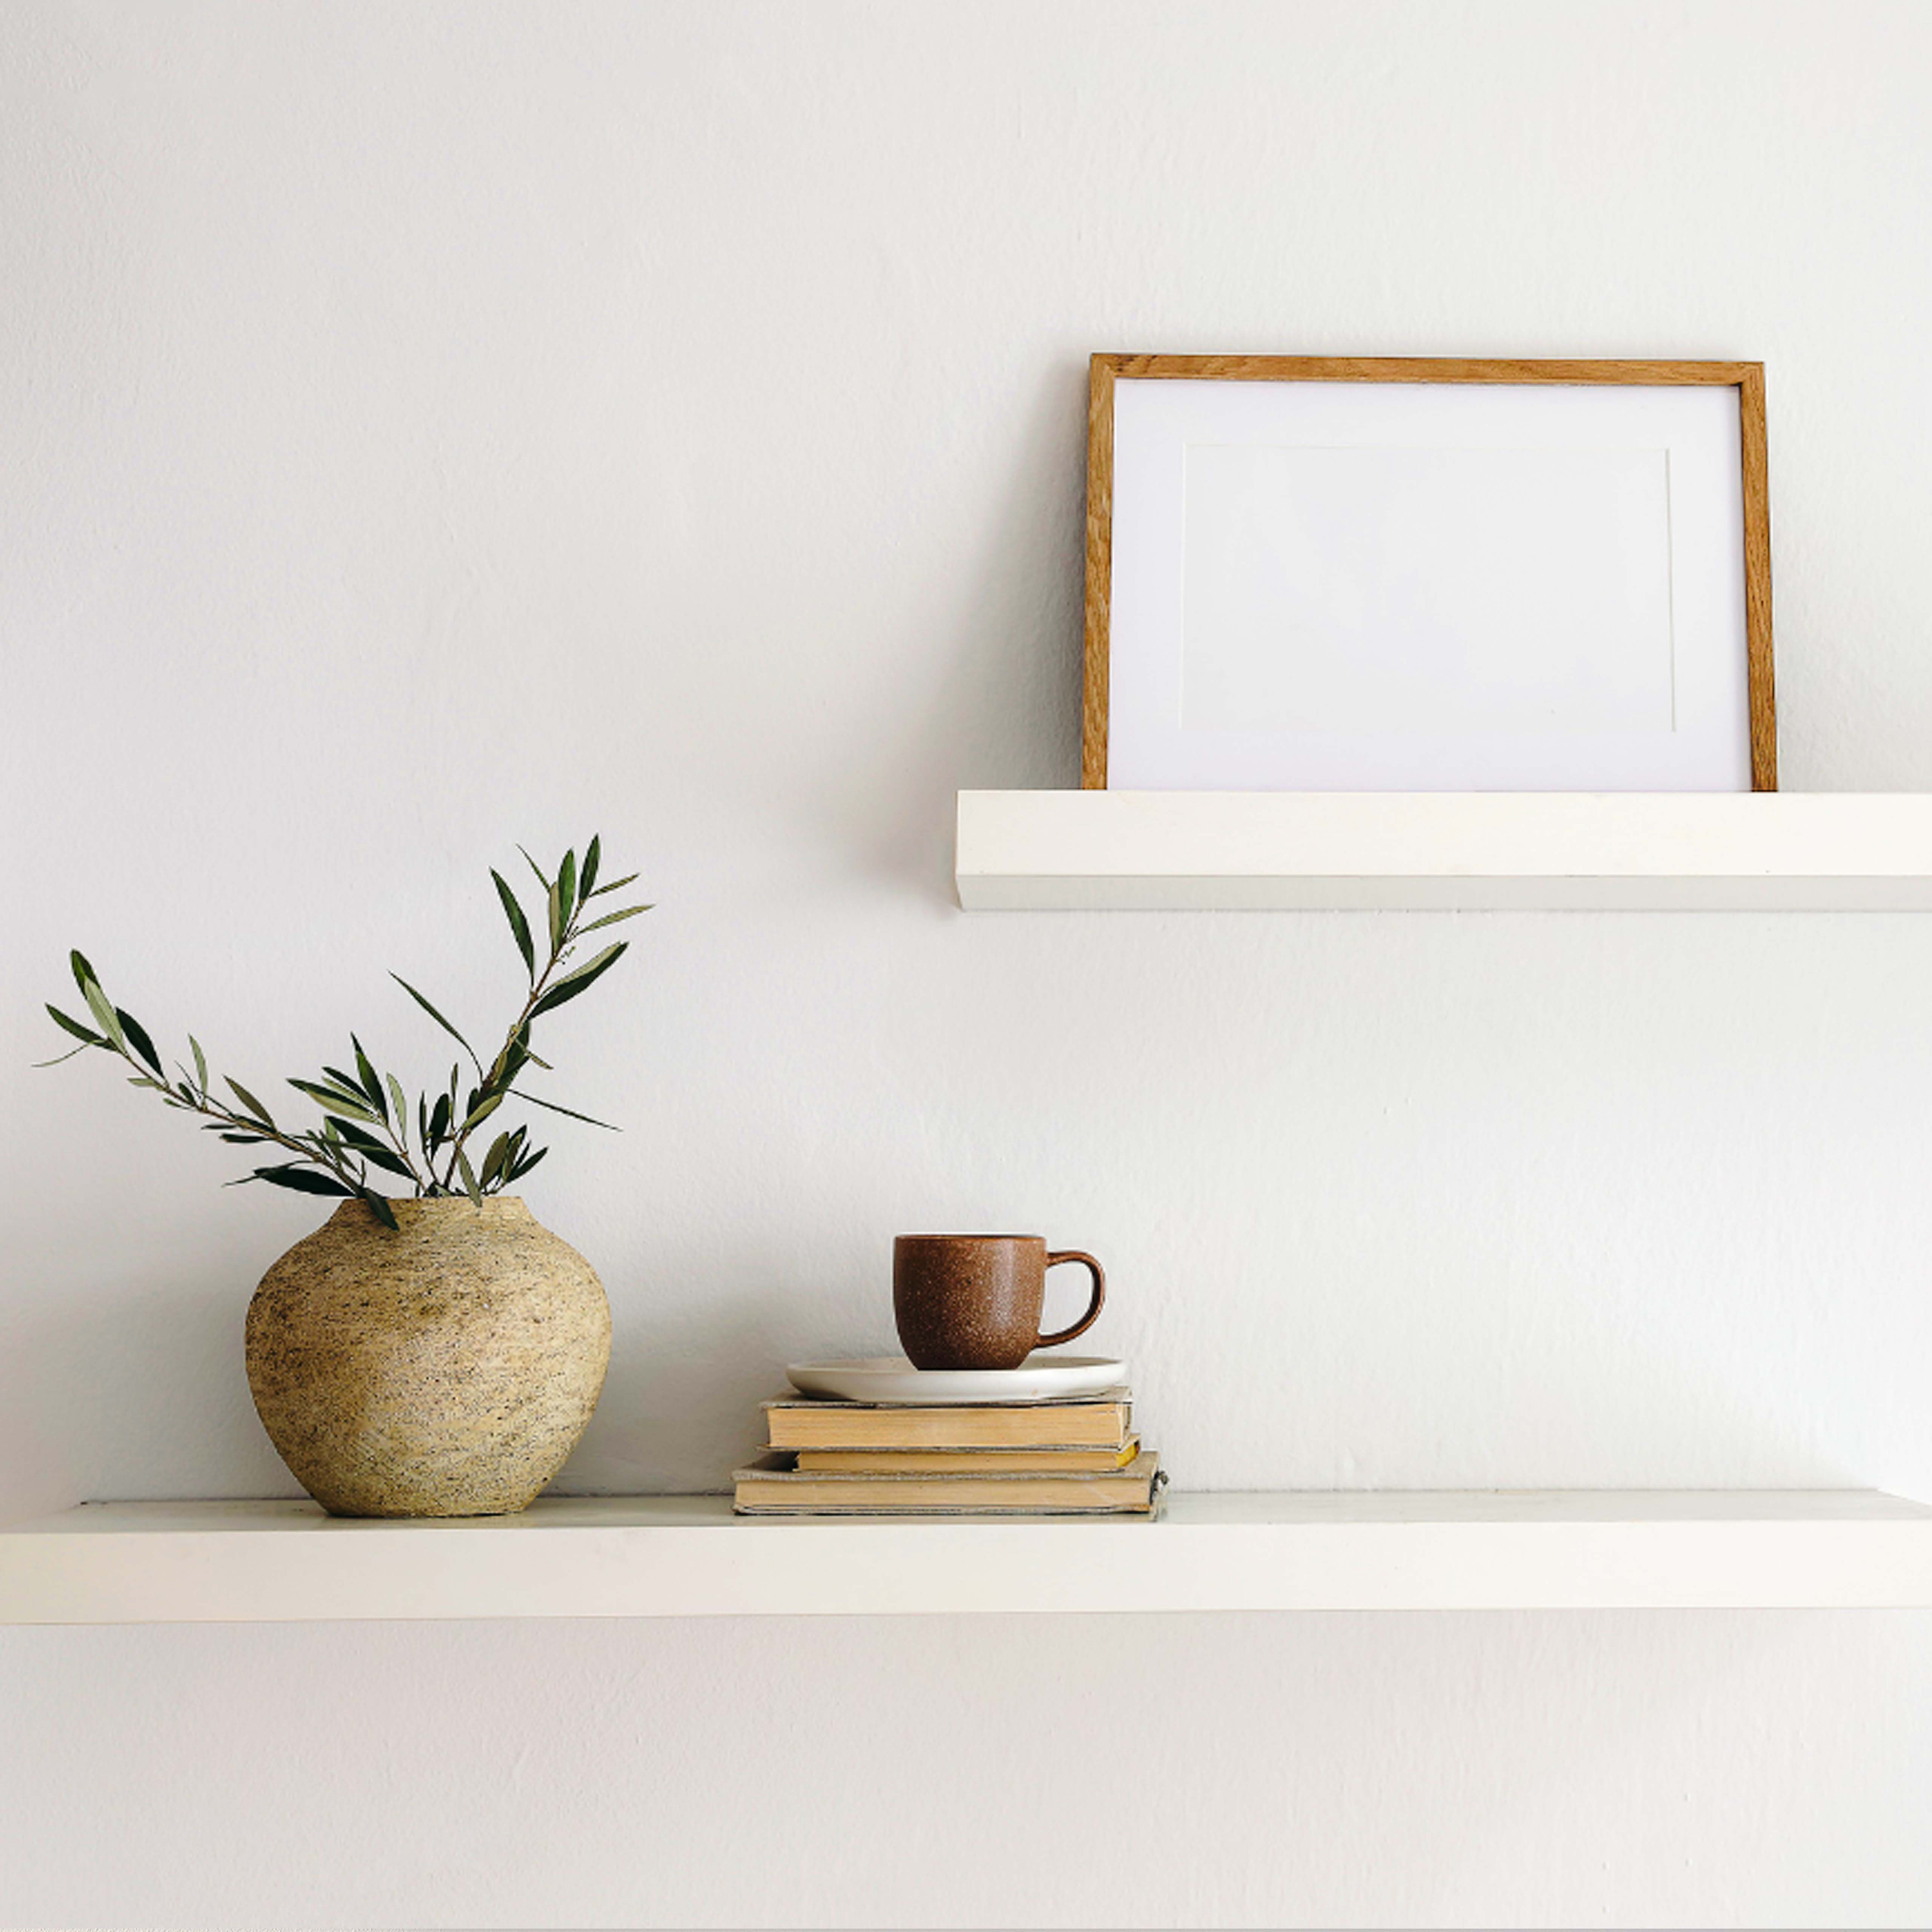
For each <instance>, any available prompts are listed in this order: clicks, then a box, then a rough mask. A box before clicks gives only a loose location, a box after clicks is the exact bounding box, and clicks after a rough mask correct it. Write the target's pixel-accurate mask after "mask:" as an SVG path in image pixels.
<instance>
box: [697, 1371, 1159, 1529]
mask: <svg viewBox="0 0 1932 1932" xmlns="http://www.w3.org/2000/svg"><path fill="white" fill-rule="evenodd" d="M765 1421H766V1427H767V1428H768V1429H769V1433H770V1439H771V1447H770V1448H769V1450H768V1451H766V1453H765V1454H763V1455H762V1456H761V1457H759V1458H758V1460H757V1462H755V1463H753V1464H752V1465H751V1467H750V1468H749V1469H740V1470H739V1471H737V1472H736V1474H735V1475H734V1476H733V1481H734V1482H735V1483H736V1485H737V1490H736V1499H735V1502H736V1509H737V1511H738V1513H739V1515H741V1516H1148V1515H1150V1514H1152V1513H1153V1511H1154V1506H1155V1503H1156V1501H1157V1498H1158V1496H1159V1495H1160V1487H1161V1485H1162V1484H1163V1482H1165V1481H1166V1478H1165V1476H1163V1475H1162V1473H1161V1470H1160V1458H1159V1457H1157V1455H1156V1454H1154V1451H1152V1450H1151V1449H1143V1448H1142V1447H1141V1442H1140V1439H1139V1436H1136V1434H1135V1433H1134V1431H1133V1398H1132V1397H1131V1396H1130V1394H1129V1393H1128V1391H1127V1390H1126V1389H1124V1388H1114V1389H1106V1390H1103V1391H1101V1392H1100V1393H1099V1394H1095V1395H1083V1396H1076V1397H1069V1398H1065V1399H1055V1400H1049V1401H1031V1402H1002V1403H976V1404H972V1405H968V1404H965V1403H932V1404H930V1405H921V1404H918V1403H861V1402H837V1401H832V1400H827V1399H826V1398H823V1397H816V1396H781V1397H778V1398H777V1399H776V1400H773V1401H771V1402H768V1403H766V1404H765Z"/></svg>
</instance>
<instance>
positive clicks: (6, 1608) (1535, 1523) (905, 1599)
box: [0, 1490, 1932, 1624]
mask: <svg viewBox="0 0 1932 1932" xmlns="http://www.w3.org/2000/svg"><path fill="white" fill-rule="evenodd" d="M1887 1607H1932V1508H1927V1507H1925V1506H1924V1505H1921V1504H1918V1503H1914V1502H1906V1501H1904V1500H1903V1499H1900V1498H1899V1497H1896V1496H1883V1495H1881V1494H1879V1493H1878V1492H1877V1491H1876V1490H1707V1491H1698V1490H1623V1491H1593V1490H1540V1491H1534V1490H1517V1491H1470V1492H1460V1491H1423V1492H1419V1493H1411V1494H1401V1493H1394V1492H1391V1491H1382V1490H1360V1491H1307V1492H1286V1493H1256V1494H1235V1493H1217V1494H1208V1495H1185V1494H1184V1495H1179V1496H1172V1497H1171V1498H1170V1499H1169V1502H1168V1505H1167V1508H1166V1514H1164V1516H1163V1517H1161V1518H1160V1519H1158V1520H1155V1521H1154V1522H1151V1523H1150V1522H1146V1521H1137V1520H1132V1519H1122V1518H1112V1519H1109V1518H1077V1517H1076V1518H1061V1519H1058V1520H1037V1519H1034V1520H998V1521H965V1520H959V1519H958V1518H952V1519H946V1520H937V1521H925V1522H907V1521H904V1520H901V1521H896V1522H893V1521H880V1520H828V1519H825V1518H817V1519H805V1518H789V1519H779V1520H756V1521H753V1520H744V1519H741V1518H738V1517H733V1515H732V1514H730V1503H729V1502H728V1501H727V1499H724V1498H723V1497H717V1496H605V1497H546V1498H544V1499H542V1500H541V1501H540V1502H537V1503H536V1504H535V1505H533V1506H532V1508H530V1509H529V1511H526V1513H525V1514H523V1515H521V1516H515V1517H487V1518H472V1519H469V1520H456V1521H448V1522H397V1523H389V1522H352V1521H347V1520H341V1519H339V1518H335V1517H327V1516H325V1515H324V1514H323V1513H322V1511H320V1509H318V1508H317V1507H316V1506H315V1505H314V1504H313V1503H309V1502H187V1503H169V1502H141V1503H89V1504H84V1505H82V1506H81V1507H80V1508H78V1509H74V1510H69V1511H67V1512H65V1514H62V1515H60V1516H55V1517H46V1518H44V1519H43V1520H40V1521H39V1522H36V1523H22V1524H19V1525H17V1526H13V1527H12V1528H10V1529H5V1530H0V1622H6V1623H15V1624H95V1623H249V1622H272V1623H274V1622H324V1621H332V1620H335V1619H362V1618H475V1617H651V1616H898V1615H907V1614H919V1613H926V1614H942V1613H955V1612H974V1611H978V1612H1013V1611H1133V1610H1141V1611H1145V1610H1166V1611H1172V1610H1691V1609H1710V1610H1782V1609H1861V1608H1862V1609H1876V1608H1887Z"/></svg>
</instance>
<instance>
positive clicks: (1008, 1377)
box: [785, 1349, 1127, 1403]
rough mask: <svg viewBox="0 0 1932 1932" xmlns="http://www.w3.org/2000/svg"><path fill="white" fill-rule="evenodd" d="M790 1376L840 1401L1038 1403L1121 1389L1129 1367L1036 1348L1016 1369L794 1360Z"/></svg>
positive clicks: (882, 1359)
mask: <svg viewBox="0 0 1932 1932" xmlns="http://www.w3.org/2000/svg"><path fill="white" fill-rule="evenodd" d="M785 1373H786V1375H787V1376H788V1377H790V1381H791V1385H792V1387H793V1388H795V1389H796V1390H797V1391H799V1394H801V1395H821V1396H831V1397H835V1399H837V1400H839V1401H841V1402H904V1403H928V1402H932V1403H956V1402H1040V1401H1044V1400H1049V1399H1051V1398H1052V1397H1055V1396H1061V1397H1065V1396H1075V1395H1098V1394H1100V1392H1101V1391H1103V1390H1105V1389H1110V1388H1121V1387H1122V1386H1124V1385H1125V1383H1126V1382H1127V1364H1126V1363H1124V1362H1117V1361H1113V1360H1112V1359H1111V1358H1109V1357H1108V1356H1106V1355H1061V1354H1060V1353H1059V1352H1058V1351H1055V1352H1051V1353H1049V1352H1048V1351H1047V1350H1046V1349H1035V1350H1034V1352H1033V1353H1032V1354H1031V1355H1029V1356H1028V1358H1026V1360H1025V1361H1024V1362H1022V1364H1020V1365H1019V1367H1018V1368H1016V1369H916V1368H914V1367H913V1365H912V1364H911V1363H910V1362H909V1361H907V1360H906V1358H904V1356H903V1355H865V1356H862V1357H860V1358H858V1359H857V1360H856V1361H849V1362H793V1363H791V1364H788V1365H787V1367H786V1370H785Z"/></svg>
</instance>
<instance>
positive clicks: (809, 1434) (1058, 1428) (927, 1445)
mask: <svg viewBox="0 0 1932 1932" xmlns="http://www.w3.org/2000/svg"><path fill="white" fill-rule="evenodd" d="M765 1415H766V1422H767V1426H768V1427H769V1430H770V1435H771V1446H772V1448H774V1449H1071V1448H1087V1449H1118V1448H1120V1447H1121V1445H1123V1444H1124V1442H1126V1441H1127V1433H1128V1418H1129V1409H1128V1406H1127V1403H1124V1402H1121V1403H1068V1404H1067V1406H1065V1407H1064V1408H1055V1407H1049V1406H1046V1405H1045V1404H1037V1405H1035V1404H1028V1405H1025V1406H1021V1405H1019V1404H1016V1405H1015V1406H1013V1407H1011V1408H1005V1409H992V1408H989V1409H967V1408H963V1407H962V1408H957V1409H857V1408H847V1407H846V1406H844V1405H842V1404H839V1403H812V1404H807V1403H797V1404H793V1403H775V1404H773V1405H772V1406H769V1408H767V1409H766V1411H765Z"/></svg>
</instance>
